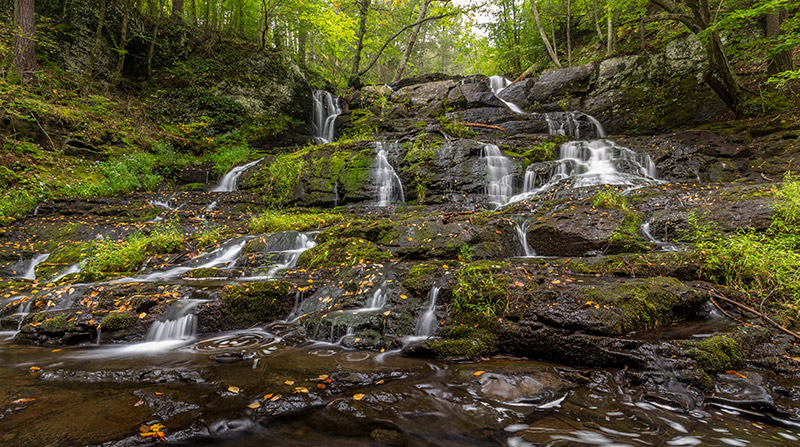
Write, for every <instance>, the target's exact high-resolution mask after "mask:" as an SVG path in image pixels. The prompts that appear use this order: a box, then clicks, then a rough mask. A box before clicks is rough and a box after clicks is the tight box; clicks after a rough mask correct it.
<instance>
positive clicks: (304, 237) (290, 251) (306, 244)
mask: <svg viewBox="0 0 800 447" xmlns="http://www.w3.org/2000/svg"><path fill="white" fill-rule="evenodd" d="M317 233H318V232H309V233H297V236H295V238H294V240H293V243H292V245H291V246H290V247H289V248H287V249H285V250H279V251H274V252H269V253H271V254H275V255H277V258H276V259H275V262H274V264H273V265H272V266H271V267H270V268H269V270H267V273H266V274H265V275H260V276H248V277H244V278H239V279H240V280H241V281H253V280H271V279H275V278H276V277H277V275H278V272H280V271H282V270H287V269H291V268H294V266H296V265H297V261H298V260H299V259H300V255H302V254H303V252H305V251H306V250H309V249H311V248H314V247H316V246H317V243H316V242H314V236H315V235H316V234H317Z"/></svg>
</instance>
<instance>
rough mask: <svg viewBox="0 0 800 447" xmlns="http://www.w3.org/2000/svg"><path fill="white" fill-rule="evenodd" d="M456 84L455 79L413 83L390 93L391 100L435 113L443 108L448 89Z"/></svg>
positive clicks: (425, 111) (428, 112)
mask: <svg viewBox="0 0 800 447" xmlns="http://www.w3.org/2000/svg"><path fill="white" fill-rule="evenodd" d="M456 85H458V83H457V82H456V81H453V80H444V81H435V82H427V83H424V84H415V85H410V86H408V87H403V88H401V89H400V90H397V91H396V92H394V93H393V94H392V100H393V101H395V102H401V103H406V104H410V105H411V106H413V107H417V108H419V109H420V111H422V112H424V113H427V114H431V115H435V114H437V113H436V112H440V111H443V110H444V103H445V100H446V99H447V95H448V94H449V93H450V90H451V89H452V88H453V87H455V86H456Z"/></svg>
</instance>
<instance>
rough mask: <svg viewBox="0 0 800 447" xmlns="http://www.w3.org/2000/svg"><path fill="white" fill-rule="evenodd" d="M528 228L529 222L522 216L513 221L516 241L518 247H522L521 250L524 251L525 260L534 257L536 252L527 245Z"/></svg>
mask: <svg viewBox="0 0 800 447" xmlns="http://www.w3.org/2000/svg"><path fill="white" fill-rule="evenodd" d="M530 226H531V222H530V221H529V220H528V219H527V218H526V217H524V216H517V218H515V219H514V229H515V230H517V240H518V241H519V243H520V245H522V249H523V250H525V257H526V258H532V257H534V256H536V252H535V251H534V250H533V249H532V248H531V247H530V245H528V228H529V227H530Z"/></svg>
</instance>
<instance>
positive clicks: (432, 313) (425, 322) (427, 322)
mask: <svg viewBox="0 0 800 447" xmlns="http://www.w3.org/2000/svg"><path fill="white" fill-rule="evenodd" d="M438 297H439V288H438V287H436V286H433V287H431V291H430V292H429V293H428V305H427V306H425V310H424V311H423V312H422V314H421V315H420V316H419V320H418V321H417V327H416V329H415V330H414V336H416V337H426V338H427V337H430V336H431V335H433V333H434V332H436V299H437V298H438Z"/></svg>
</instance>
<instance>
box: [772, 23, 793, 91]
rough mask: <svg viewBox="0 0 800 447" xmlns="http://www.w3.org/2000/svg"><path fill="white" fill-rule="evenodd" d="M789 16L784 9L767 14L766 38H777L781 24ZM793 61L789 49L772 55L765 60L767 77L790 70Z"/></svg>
mask: <svg viewBox="0 0 800 447" xmlns="http://www.w3.org/2000/svg"><path fill="white" fill-rule="evenodd" d="M788 18H789V13H788V12H787V11H786V10H785V9H780V10H778V11H777V12H776V13H774V14H767V26H766V28H767V29H766V34H767V37H768V38H777V37H778V36H780V35H781V34H783V33H782V32H781V24H782V23H783V21H784V20H786V19H788ZM793 68H794V61H793V60H792V52H791V50H783V51H780V52H778V53H775V54H773V55H772V57H771V58H770V59H769V60H768V61H767V77H770V76H772V75H775V74H777V73H780V72H782V71H788V70H792V69H793Z"/></svg>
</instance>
